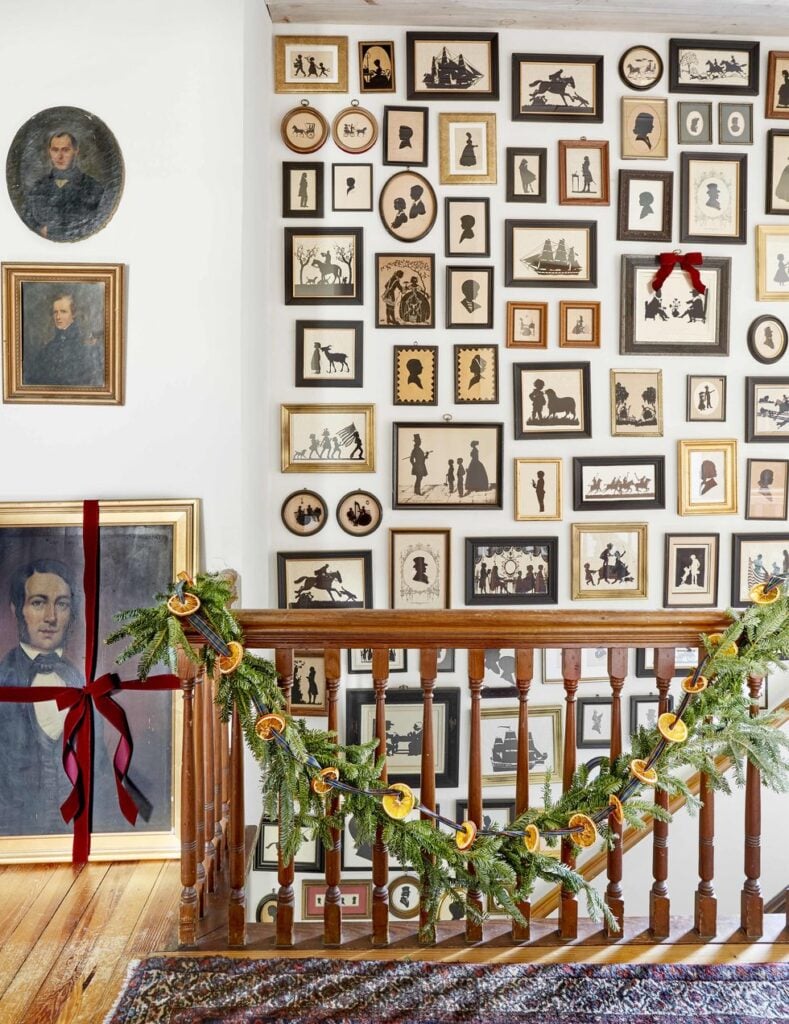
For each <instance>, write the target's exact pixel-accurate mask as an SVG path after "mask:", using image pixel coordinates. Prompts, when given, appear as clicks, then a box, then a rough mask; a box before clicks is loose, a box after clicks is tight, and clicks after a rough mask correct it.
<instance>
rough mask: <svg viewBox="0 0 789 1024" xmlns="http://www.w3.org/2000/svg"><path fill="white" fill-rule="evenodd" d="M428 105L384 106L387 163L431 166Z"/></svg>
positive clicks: (384, 156)
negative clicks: (428, 147)
mask: <svg viewBox="0 0 789 1024" xmlns="http://www.w3.org/2000/svg"><path fill="white" fill-rule="evenodd" d="M429 112H430V111H429V108H428V107H391V106H387V107H384V130H383V138H382V141H383V148H384V152H383V162H384V165H385V166H386V167H427V154H428V150H427V140H428V124H429V121H428V114H429Z"/></svg>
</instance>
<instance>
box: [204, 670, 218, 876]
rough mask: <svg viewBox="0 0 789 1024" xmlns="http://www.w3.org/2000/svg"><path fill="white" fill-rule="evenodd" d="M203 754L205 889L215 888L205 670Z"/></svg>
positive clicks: (209, 694)
mask: <svg viewBox="0 0 789 1024" xmlns="http://www.w3.org/2000/svg"><path fill="white" fill-rule="evenodd" d="M203 754H204V758H203V759H204V762H205V771H204V779H203V785H204V794H205V795H204V798H203V799H204V803H203V815H204V818H205V889H206V892H214V891H215V890H216V848H215V846H214V828H215V822H214V688H213V679H212V677H211V676H209V675H208V673H207V672H206V673H205V674H204V676H203Z"/></svg>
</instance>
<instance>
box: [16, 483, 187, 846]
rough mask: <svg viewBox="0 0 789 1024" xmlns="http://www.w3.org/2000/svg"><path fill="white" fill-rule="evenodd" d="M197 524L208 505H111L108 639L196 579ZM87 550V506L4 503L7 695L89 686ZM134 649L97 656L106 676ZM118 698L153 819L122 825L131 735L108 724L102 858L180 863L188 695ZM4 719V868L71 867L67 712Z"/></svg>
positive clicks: (102, 568) (132, 775)
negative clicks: (122, 749) (178, 585)
mask: <svg viewBox="0 0 789 1024" xmlns="http://www.w3.org/2000/svg"><path fill="white" fill-rule="evenodd" d="M198 513H199V504H198V502H197V501H196V500H172V501H102V502H100V503H99V537H98V544H99V554H98V574H99V585H98V623H97V636H98V637H106V636H108V635H109V634H110V633H111V632H112V631H113V630H115V629H116V628H117V622H116V621H115V615H116V614H117V613H118V612H120V611H124V610H126V609H128V608H137V607H141V606H145V605H148V604H150V602H151V596H152V595H153V594H156V593H160V592H162V591H166V590H167V589H168V587H169V586H170V584H171V581H172V580H173V579H174V578H175V576H176V574H177V573H178V572H181V571H186V572H189V573H193V572H196V571H197V566H198V551H199V548H198V545H199V534H200V531H199V521H198V519H199V515H198ZM83 543H84V539H83V505H82V502H76V501H64V502H25V503H22V502H19V503H10V502H8V503H2V504H0V591H1V592H2V593H3V594H4V595H5V599H4V600H3V602H2V604H0V642H2V647H0V687H3V686H38V685H48V686H67V687H73V688H78V689H81V688H82V687H83V686H84V685H85V677H84V670H83V666H84V664H85V658H86V650H85V645H86V625H85V605H86V601H85V596H84V586H83V574H84V571H85V556H84V551H83ZM132 567H133V568H132ZM125 647H126V643H125V642H124V641H120V642H118V643H116V644H114V645H112V646H106V645H104V644H101V643H100V644H99V645H98V650H97V661H96V671H95V678H97V679H98V678H100V677H101V676H102V675H104V674H105V673H108V672H110V673H111V672H115V671H118V669H117V665H116V658H117V657H118V655H119V654H120V653H121V651H122V650H124V648H125ZM37 659H38V660H37ZM137 661H138V659H136V658H135V659H133V660H131V661H130V662H128V663H127V664H126V665H125V666H124V667H123V670H122V671H120V675H121V678H122V679H127V680H133V679H135V678H136V674H137V673H136V668H137ZM39 665H40V666H41V668H38V666H39ZM113 699H114V700H115V701H116V703H117V704H119V705H121V706H122V707H123V710H124V711H125V713H126V716H127V719H128V722H129V728H130V732H131V735H132V738H133V740H134V753H133V757H132V761H131V765H130V769H129V779H130V781H132V782H133V783H134V786H135V787H136V789H137V790H138V791H139V793H140V794H141V796H142V802H143V804H147V810H146V814H145V815H144V816H143V817H142V818H140V819H138V821H137V825H136V826H132V825H130V824H129V823H128V822H127V821H126V820H125V818H124V817H123V816H122V815H121V811H120V808H119V806H118V795H117V792H116V788H115V779H114V776H113V770H112V761H113V758H114V755H115V750H116V747H117V745H118V742H119V739H120V737H119V734H118V733H117V732H116V731H115V730H114V729H112V728H110V727H109V725H108V724H107V723H106V722H105V719H104V718H103V717H102V716H100V715H97V716H96V719H95V724H94V762H93V763H94V769H93V782H94V791H93V815H92V819H93V820H92V833H93V836H92V844H91V859H93V860H116V859H118V858H119V857H121V858H122V857H126V856H134V857H137V858H142V859H145V858H146V857H159V858H171V857H178V856H179V850H180V786H179V784H178V779H179V777H180V775H179V772H180V770H179V767H178V766H179V765H180V741H181V728H180V725H181V721H180V716H181V707H182V701H181V699H180V696H179V694H178V693H173V692H168V691H154V690H150V691H149V692H146V693H144V694H143V693H133V692H123V691H119V692H117V693H115V694H114V696H113ZM2 708H3V710H2V713H1V714H0V776H1V777H2V779H3V786H2V789H0V862H5V863H14V862H23V861H24V862H28V863H29V862H33V861H69V860H70V859H71V852H72V834H71V833H72V825H70V824H68V825H67V824H65V822H64V820H63V818H62V816H61V813H60V805H61V803H62V802H63V801H64V800H65V798H66V797H67V796H68V794H69V792H70V790H71V783H70V782H69V779H68V777H67V775H66V773H65V772H64V770H63V764H62V756H63V730H64V718H65V712H61V711H60V710H59V709H58V708H57V707H56V706H55V703H54V701H46V702H41V703H37V704H28V703H7V704H3V705H2Z"/></svg>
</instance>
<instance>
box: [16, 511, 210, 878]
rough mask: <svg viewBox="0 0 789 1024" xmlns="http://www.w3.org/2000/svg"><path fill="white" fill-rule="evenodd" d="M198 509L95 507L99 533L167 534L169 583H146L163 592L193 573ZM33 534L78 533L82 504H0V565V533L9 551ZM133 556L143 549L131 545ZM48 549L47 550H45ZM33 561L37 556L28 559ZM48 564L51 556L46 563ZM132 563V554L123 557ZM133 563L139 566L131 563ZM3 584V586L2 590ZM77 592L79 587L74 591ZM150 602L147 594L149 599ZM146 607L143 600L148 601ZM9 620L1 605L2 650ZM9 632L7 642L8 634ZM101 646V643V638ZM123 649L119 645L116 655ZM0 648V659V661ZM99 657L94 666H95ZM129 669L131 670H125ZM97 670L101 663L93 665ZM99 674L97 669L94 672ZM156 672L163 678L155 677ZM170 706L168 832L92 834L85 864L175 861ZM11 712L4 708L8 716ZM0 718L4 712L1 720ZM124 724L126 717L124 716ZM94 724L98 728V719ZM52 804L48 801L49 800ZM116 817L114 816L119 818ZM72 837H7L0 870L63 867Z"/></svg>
mask: <svg viewBox="0 0 789 1024" xmlns="http://www.w3.org/2000/svg"><path fill="white" fill-rule="evenodd" d="M199 512H200V504H199V501H198V500H197V499H183V500H181V499H177V500H172V501H159V500H152V501H102V502H100V503H99V525H100V527H135V526H139V527H157V526H159V527H161V526H165V527H171V528H172V554H173V562H172V566H171V570H172V571H171V574H170V579H168V580H156V581H152V585H153V586H155V587H156V586H161V587H166V586H167V585H168V584H169V582H170V580H172V579H175V576H176V574H177V573H178V572H180V571H182V570H183V571H185V572H188V573H190V574H193V573H195V572H196V571H197V569H198V566H199V538H200V522H199ZM29 528H33V529H35V530H39V529H40V530H42V531H50V532H51V533H52V535H53V539H54V540H56V541H58V540H60V541H62V538H63V536H64V534H65V531H67V530H68V531H70V532H71V531H81V529H82V502H81V501H57V502H56V501H52V502H2V503H0V559H2V560H3V561H6V560H8V561H10V562H13V552H12V553H11V555H12V557H10V558H8V557H7V556H6V554H5V547H4V545H3V543H2V540H3V533H4V532H5V531H13V533H12V536H11V543H14V542H16V541H17V539H18V535H19V532H20V530H21V529H29ZM132 540H134V538H132ZM81 543H82V541H81V537H79V538H78V539H77V540H72V545H77V546H78V547H79V549H80V550H81ZM137 547H138V548H139V549H140V550H144V545H142V544H139V543H137ZM48 549H49V545H47V550H48ZM31 555H32V552H31V550H30V548H28V551H27V552H26V554H25V555H24V556H23V555H22V552H21V551H20V558H21V560H22V561H26V560H29V559H30V558H31ZM35 557H38V556H35ZM48 557H51V555H48ZM130 557H131V552H130ZM135 560H139V559H138V558H137V557H136V558H135ZM102 579H103V580H109V585H112V573H106V572H105V573H104V575H103V576H102ZM3 584H5V585H3ZM77 585H78V587H79V583H78V584H77ZM0 588H1V589H3V591H4V592H5V593H6V594H7V593H8V588H7V581H5V580H0ZM151 594H153V591H151ZM149 600H150V599H149ZM78 608H79V609H82V614H84V609H83V602H82V601H79V602H78ZM124 610H125V609H124V608H120V607H119V608H112V609H111V611H112V613H113V614H114V613H116V612H119V611H124ZM100 611H101V613H102V620H103V621H104V620H106V614H105V613H106V611H107V609H106V608H104V609H100ZM11 621H12V617H11V614H10V610H9V608H8V605H7V604H5V607H4V608H3V609H2V614H1V615H0V630H2V641H3V644H4V645H5V644H7V643H11V642H13V643H14V645H15V644H16V641H17V633H16V630H15V629H14V627H13V626H11V624H10V623H11ZM12 629H13V638H12V636H11V630H12ZM102 639H103V637H102ZM69 644H71V641H67V645H66V650H64V657H68V658H69V659H70V660H72V661H73V663H74V664H75V665H79V666H82V664H83V660H84V650H80V649H79V647H80V643H79V639H77V643H76V644H71V646H70V647H69ZM122 646H123V645H120V647H121V648H122ZM6 649H7V648H6V647H5V646H4V648H3V650H2V651H1V652H0V653H1V654H2V656H5V653H6ZM101 656H102V655H101V650H100V651H99V658H100V659H101ZM132 664H133V663H132ZM99 665H100V666H101V662H99ZM99 670H100V669H99ZM159 671H163V670H161V669H160V670H159ZM119 674H120V676H121V678H122V679H133V678H134V672H133V670H132V669H131V668H129V667H126V669H125V670H124V669H120V670H119ZM167 696H168V697H169V699H170V700H171V701H172V715H171V722H170V728H169V729H168V730H167V733H165V732H164V730H162V731H161V732H160V734H159V742H164V741H165V739H166V740H167V742H169V745H170V756H169V757H168V759H167V760H168V762H169V768H170V797H169V816H170V820H169V824H168V826H167V828H166V829H163V830H161V831H144V828H145V824H144V822H142V821H138V824H137V827H136V828H134V829H130V830H128V831H124V832H96V833H94V834H93V837H92V841H91V854H90V859H91V860H92V861H113V860H161V859H176V858H178V857H179V856H180V854H181V778H180V766H181V741H182V722H183V700H182V697H181V693H180V692H179V691H174V692H173V693H172V694H171V695H169V694H168V695H167ZM145 700H146V695H145V693H135V694H131V695H130V697H129V701H128V704H127V707H128V708H129V709H131V708H133V707H135V706H137V705H139V703H140V702H141V701H143V702H144V701H145ZM12 706H14V705H4V707H7V708H10V707H12ZM0 713H2V714H5V712H0ZM129 714H130V718H131V715H132V712H131V710H130V711H129ZM96 721H103V720H102V719H100V718H97V719H96ZM106 735H107V738H108V742H109V752H108V760H109V759H110V758H111V756H112V753H114V750H115V746H116V742H117V739H118V736H117V733H115V731H114V730H112V729H109V728H108V730H107V733H106ZM144 749H145V744H140V749H139V751H138V753H137V754H136V755H135V757H137V758H138V759H139V757H140V756H142V755H143V754H144ZM130 775H131V777H132V778H134V775H135V763H134V759H132V764H131V772H130ZM104 782H105V784H106V785H107V786H108V787H109V788H108V790H107V792H108V793H109V791H110V789H111V791H112V796H110V797H109V799H110V801H111V802H112V801H113V800H115V799H117V798H116V797H115V795H114V794H115V786H114V784H113V782H112V780H111V779H109V780H106V779H105V780H104ZM54 799H56V797H55V795H54V794H53V800H54ZM118 817H120V811H118ZM72 841H73V834H72V831H71V829H70V828H69V829H68V830H67V831H64V832H63V833H59V834H57V835H52V834H49V835H33V834H28V835H6V836H0V863H2V864H23V863H28V864H32V863H38V862H67V861H70V860H71V852H72Z"/></svg>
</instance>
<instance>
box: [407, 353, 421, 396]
mask: <svg viewBox="0 0 789 1024" xmlns="http://www.w3.org/2000/svg"><path fill="white" fill-rule="evenodd" d="M405 368H406V370H408V380H407V381H406V384H413V385H414V386H415V387H418V388H419V389H420V390H422V373H423V372H424V369H425V368H424V366H423V365H422V360H421V359H416V358H414V359H409V360H408V362H407V363H406V364H405Z"/></svg>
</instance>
